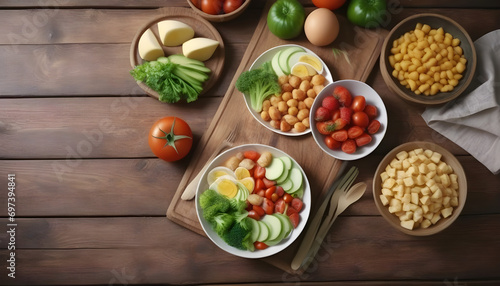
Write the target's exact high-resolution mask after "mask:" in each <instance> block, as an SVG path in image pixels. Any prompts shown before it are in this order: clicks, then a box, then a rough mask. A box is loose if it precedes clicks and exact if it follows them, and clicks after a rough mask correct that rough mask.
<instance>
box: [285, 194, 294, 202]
mask: <svg viewBox="0 0 500 286" xmlns="http://www.w3.org/2000/svg"><path fill="white" fill-rule="evenodd" d="M283 200H284V201H285V203H287V204H288V203H290V202H291V201H292V200H293V197H292V196H291V195H290V194H284V195H283Z"/></svg>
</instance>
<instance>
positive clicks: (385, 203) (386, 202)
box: [380, 195, 389, 206]
mask: <svg viewBox="0 0 500 286" xmlns="http://www.w3.org/2000/svg"><path fill="white" fill-rule="evenodd" d="M380 201H381V202H382V205H384V206H387V205H388V204H389V199H388V198H387V197H386V196H384V195H380Z"/></svg>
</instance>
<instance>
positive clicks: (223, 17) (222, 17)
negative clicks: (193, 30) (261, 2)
mask: <svg viewBox="0 0 500 286" xmlns="http://www.w3.org/2000/svg"><path fill="white" fill-rule="evenodd" d="M187 2H188V4H189V6H191V8H193V10H194V11H195V12H196V13H197V14H198V15H200V16H201V17H203V18H205V19H206V20H208V21H211V22H226V21H230V20H233V19H234V18H236V17H238V16H239V15H241V14H242V13H243V11H245V9H246V8H248V6H249V5H250V0H245V1H244V2H243V4H241V6H240V7H239V8H238V9H236V10H234V11H233V12H231V13H227V14H218V15H212V14H208V13H205V12H203V11H202V10H200V9H198V7H196V6H195V5H194V4H193V2H192V1H191V0H187Z"/></svg>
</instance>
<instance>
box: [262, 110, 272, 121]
mask: <svg viewBox="0 0 500 286" xmlns="http://www.w3.org/2000/svg"><path fill="white" fill-rule="evenodd" d="M260 118H262V120H264V121H269V120H271V116H269V112H267V111H262V112H261V113H260Z"/></svg>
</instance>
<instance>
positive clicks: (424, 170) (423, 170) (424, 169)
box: [418, 163, 429, 174]
mask: <svg viewBox="0 0 500 286" xmlns="http://www.w3.org/2000/svg"><path fill="white" fill-rule="evenodd" d="M418 171H419V172H420V173H424V174H427V172H429V168H427V165H426V164H424V163H421V164H420V165H418Z"/></svg>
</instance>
